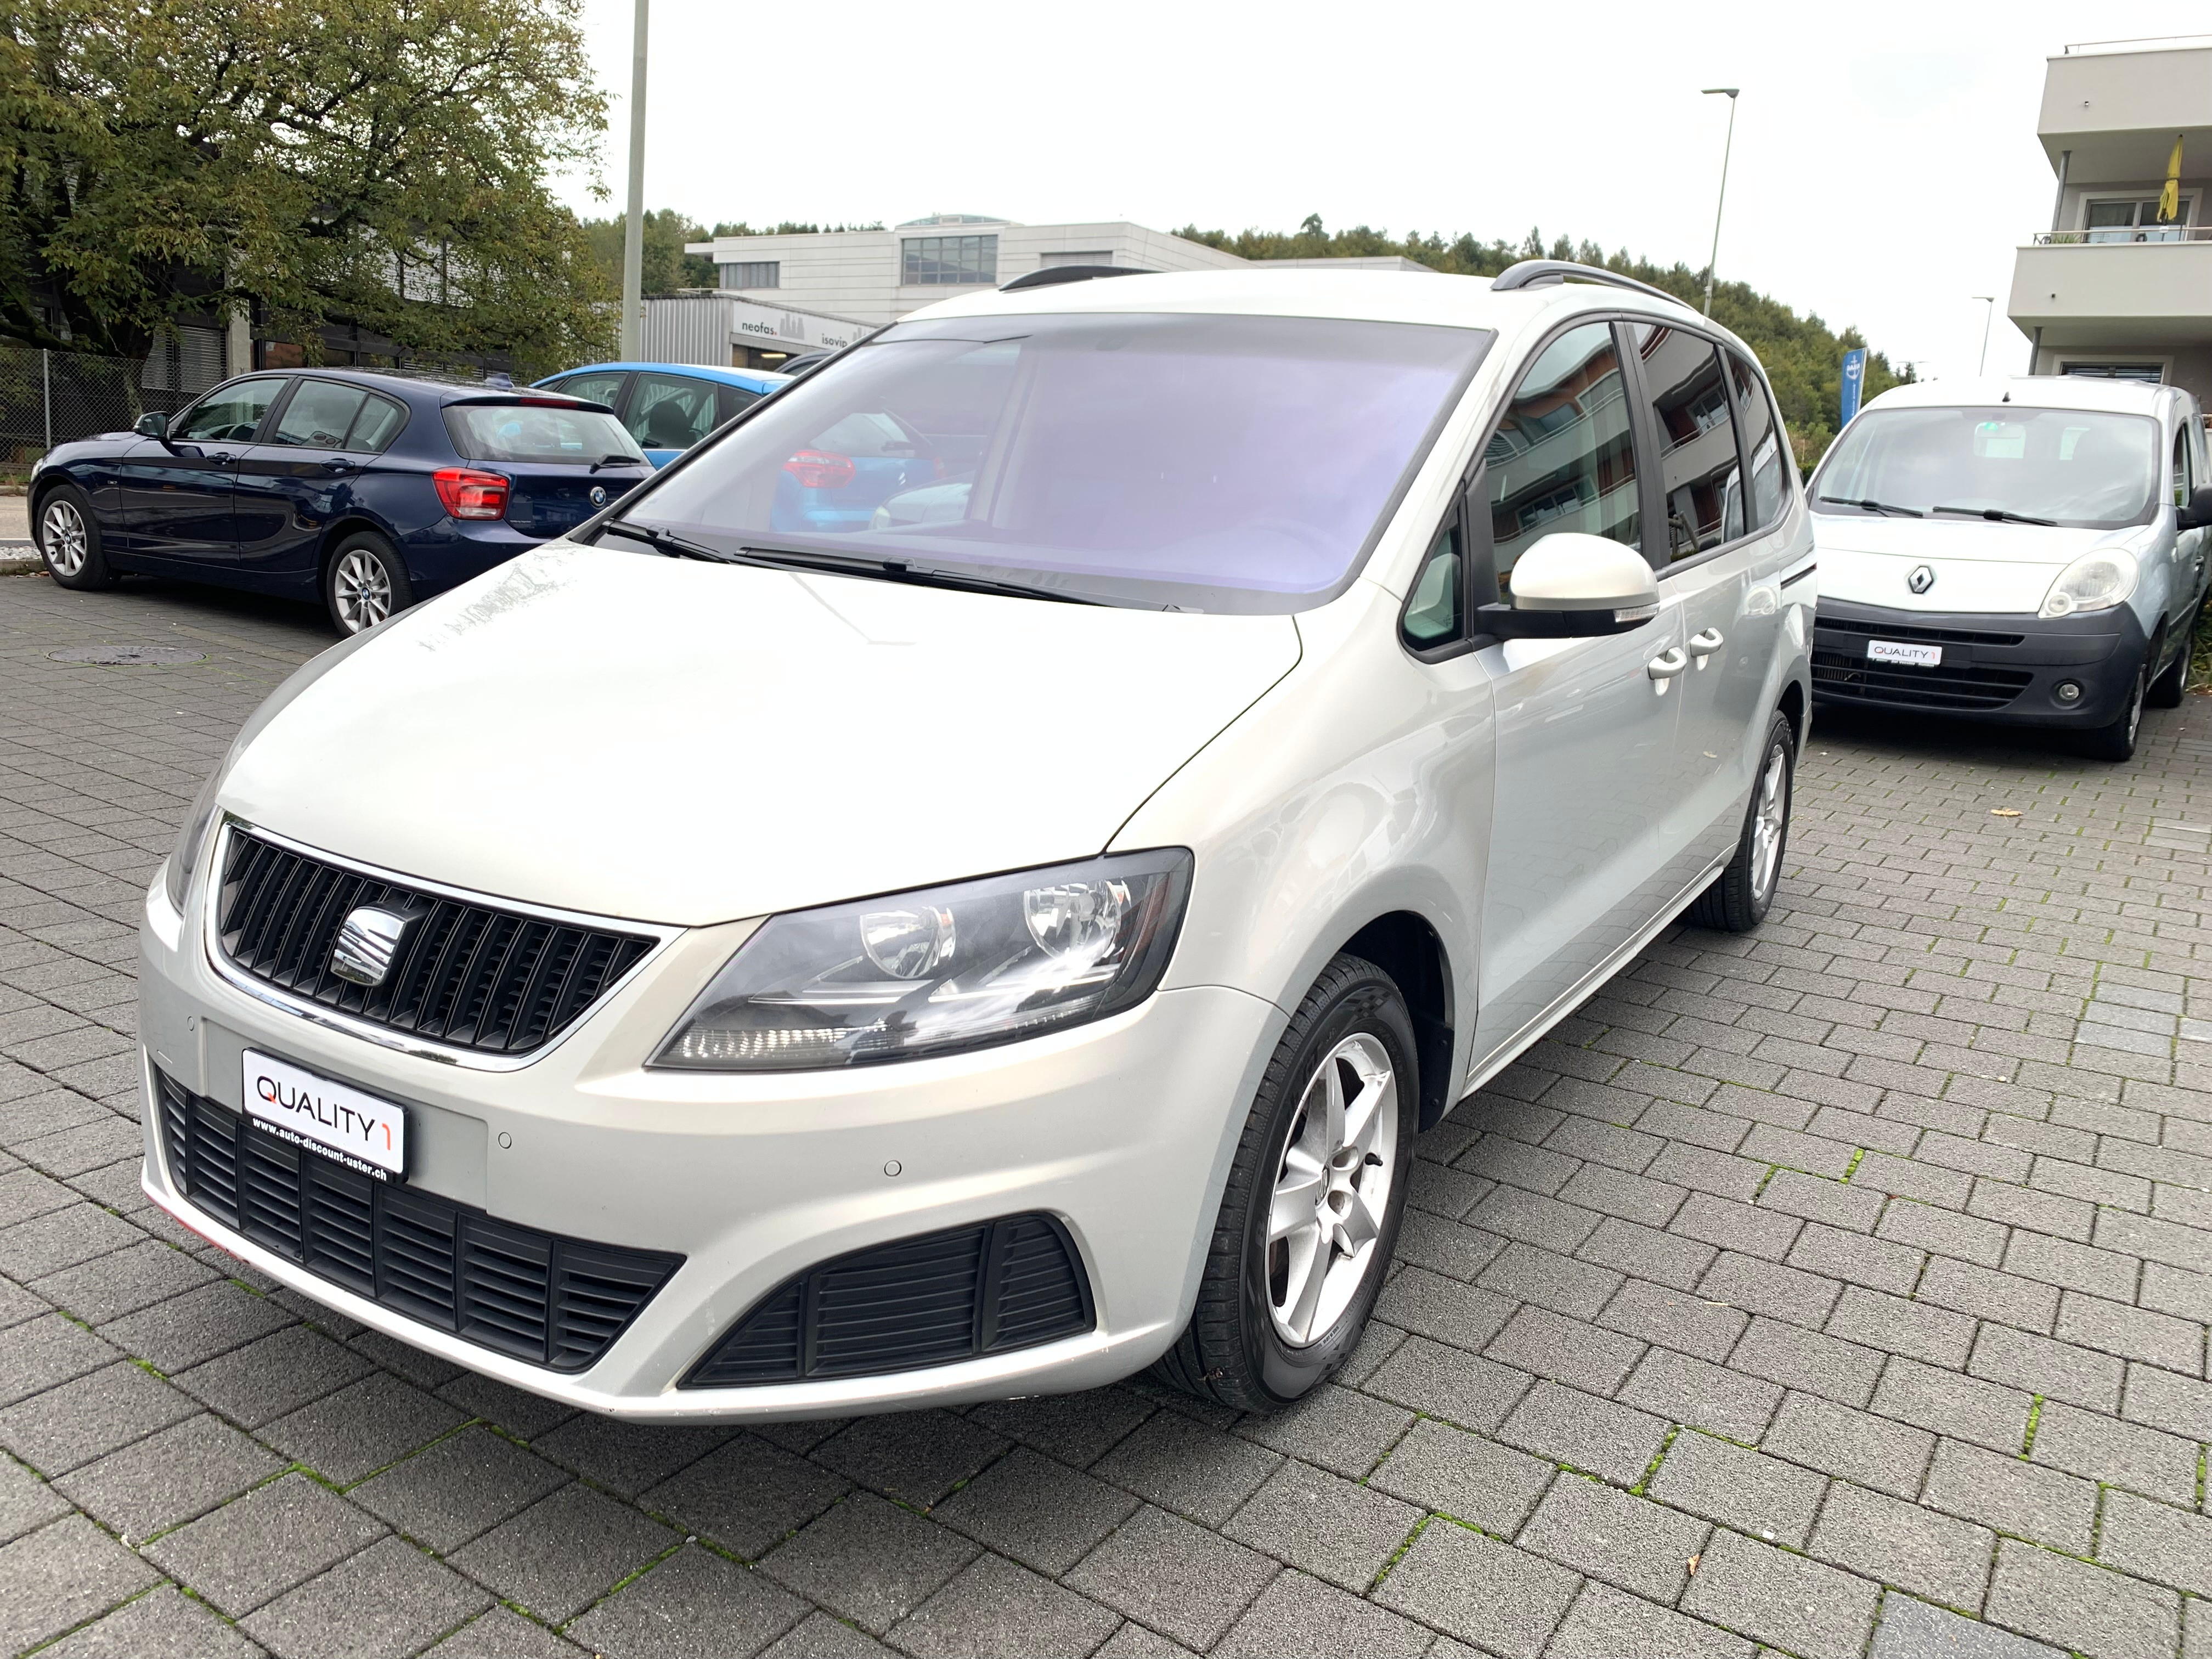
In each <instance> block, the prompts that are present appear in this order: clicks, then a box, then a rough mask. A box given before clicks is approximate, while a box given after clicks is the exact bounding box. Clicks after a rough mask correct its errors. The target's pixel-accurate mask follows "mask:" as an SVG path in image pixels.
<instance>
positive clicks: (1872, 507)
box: [1820, 495, 1943, 519]
mask: <svg viewBox="0 0 2212 1659" xmlns="http://www.w3.org/2000/svg"><path fill="white" fill-rule="evenodd" d="M1820 499H1821V500H1822V501H1828V502H1831V503H1832V504H1833V505H1835V506H1837V507H1864V508H1865V509H1866V510H1867V511H1868V512H1869V513H1881V515H1882V516H1883V517H1884V518H1887V517H1888V516H1889V515H1890V514H1891V513H1899V514H1900V515H1902V516H1903V517H1905V518H1908V519H1924V518H1926V517H1927V516H1928V515H1927V514H1926V513H1923V512H1922V511H1921V510H1920V509H1919V508H1918V507H1893V506H1891V505H1890V504H1889V503H1888V502H1887V501H1853V500H1852V499H1851V498H1850V496H1848V495H1823V496H1821V497H1820ZM1942 510H1943V509H1942V507H1937V508H1936V511H1937V512H1938V513H1941V512H1942Z"/></svg>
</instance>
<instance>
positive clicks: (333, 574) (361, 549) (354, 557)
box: [323, 530, 415, 634]
mask: <svg viewBox="0 0 2212 1659" xmlns="http://www.w3.org/2000/svg"><path fill="white" fill-rule="evenodd" d="M323 603H324V605H325V606H327V607H328V608H329V611H330V613H331V622H332V623H335V624H336V625H337V630H338V632H339V633H341V634H358V633H360V632H362V630H363V629H369V628H374V627H375V626H376V625H377V623H380V622H383V621H385V620H386V618H388V617H396V616H398V614H399V612H401V611H404V610H405V609H406V608H407V607H408V606H409V605H412V604H414V603H415V592H414V589H413V588H412V587H410V586H409V585H408V581H407V566H406V563H405V562H404V561H403V560H402V559H401V558H400V556H399V555H398V551H397V550H395V549H394V548H393V547H392V544H391V543H390V542H388V541H386V540H385V539H384V538H383V537H381V536H380V535H378V534H377V533H376V532H374V531H373V530H364V531H362V532H360V533H359V534H357V535H353V536H349V537H347V538H345V540H343V542H340V543H339V544H338V548H337V552H335V553H333V554H331V566H330V568H329V569H328V570H326V571H325V572H324V573H323Z"/></svg>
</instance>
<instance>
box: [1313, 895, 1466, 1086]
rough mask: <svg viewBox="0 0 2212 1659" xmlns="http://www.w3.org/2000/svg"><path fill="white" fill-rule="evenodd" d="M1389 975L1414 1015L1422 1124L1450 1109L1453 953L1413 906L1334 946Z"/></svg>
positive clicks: (1362, 929)
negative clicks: (1450, 953)
mask: <svg viewBox="0 0 2212 1659" xmlns="http://www.w3.org/2000/svg"><path fill="white" fill-rule="evenodd" d="M1338 950H1339V951H1340V953H1342V954H1344V955H1347V956H1355V957H1360V958H1361V959H1362V960H1364V961H1367V962H1371V963H1374V964H1375V965H1376V967H1377V968H1380V969H1382V970H1383V972H1384V973H1386V974H1388V975H1390V977H1391V979H1392V980H1393V981H1395V983H1396V985H1397V987H1398V994H1399V995H1401V996H1402V997H1403V998H1405V1000H1406V1008H1407V1012H1409V1013H1411V1014H1412V1015H1413V1039H1414V1042H1416V1043H1417V1044H1418V1045H1419V1054H1417V1056H1416V1058H1417V1059H1418V1060H1419V1063H1420V1068H1421V1116H1420V1123H1421V1127H1422V1128H1424V1129H1427V1128H1431V1127H1434V1126H1435V1125H1436V1124H1437V1121H1439V1120H1441V1119H1442V1118H1443V1115H1444V1114H1445V1113H1446V1112H1448V1111H1449V1110H1450V1109H1451V1106H1452V1101H1451V1092H1452V1090H1451V1079H1452V1056H1453V1042H1454V1023H1453V1018H1452V976H1451V958H1450V957H1449V954H1448V953H1447V952H1446V951H1445V949H1444V942H1443V939H1442V937H1441V936H1439V935H1438V933H1437V930H1436V929H1435V928H1434V927H1431V925H1430V923H1429V920H1428V918H1427V917H1425V916H1424V915H1420V914H1419V913H1418V912H1416V911H1413V910H1392V911H1389V912H1387V913H1385V914H1384V915H1379V916H1376V918H1375V919H1374V920H1373V921H1370V922H1368V923H1366V924H1365V925H1364V926H1363V927H1360V928H1359V929H1358V932H1356V933H1353V934H1352V937H1351V938H1349V939H1346V940H1345V942H1344V943H1343V944H1342V945H1340V946H1339V947H1338Z"/></svg>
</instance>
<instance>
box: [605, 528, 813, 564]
mask: <svg viewBox="0 0 2212 1659" xmlns="http://www.w3.org/2000/svg"><path fill="white" fill-rule="evenodd" d="M599 533H600V534H601V535H602V536H627V537H629V538H630V540H632V541H634V542H643V543H644V544H646V545H647V547H649V548H651V549H652V550H653V551H654V552H656V553H659V554H660V555H662V556H664V557H666V558H671V559H697V560H699V561H701V562H703V563H706V564H757V565H759V566H761V567H762V568H763V569H769V570H773V569H775V568H777V567H776V566H775V565H774V564H773V563H771V562H769V561H768V560H766V559H741V558H739V557H738V556H737V555H735V554H733V553H718V552H716V551H715V550H714V549H713V548H711V547H702V546H700V544H698V543H696V542H687V541H685V540H684V538H683V537H681V536H671V535H670V534H669V533H668V532H666V531H665V530H648V529H647V528H646V527H645V526H643V525H639V524H624V523H623V521H622V520H620V519H617V520H614V521H613V522H612V523H611V524H603V525H601V526H599Z"/></svg>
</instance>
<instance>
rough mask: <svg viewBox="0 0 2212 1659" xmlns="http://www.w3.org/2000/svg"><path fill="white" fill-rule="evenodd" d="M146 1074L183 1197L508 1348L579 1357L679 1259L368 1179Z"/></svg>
mask: <svg viewBox="0 0 2212 1659" xmlns="http://www.w3.org/2000/svg"><path fill="white" fill-rule="evenodd" d="M154 1078H155V1086H156V1088H157V1090H158V1091H159V1094H160V1097H161V1099H160V1108H161V1110H160V1122H161V1150H162V1153H163V1155H164V1157H165V1158H167V1162H168V1165H169V1178H170V1180H171V1181H173V1182H175V1183H176V1185H177V1187H178V1188H179V1190H181V1191H182V1192H183V1194H185V1197H187V1198H189V1199H190V1200H191V1201H192V1202H193V1203H194V1204H195V1205H197V1206H199V1207H200V1208H201V1209H203V1210H205V1211H206V1212H208V1213H209V1214H210V1215H211V1216H213V1217H215V1218H216V1220H218V1221H220V1222H222V1224H223V1225H226V1226H228V1227H234V1228H236V1229H237V1230H238V1231H240V1232H241V1233H244V1234H245V1235H246V1237H248V1238H250V1239H252V1240H253V1242H254V1243H257V1244H264V1245H266V1246H268V1247H269V1248H270V1249H272V1250H275V1251H276V1253H277V1254H278V1255H283V1256H284V1257H286V1258H287V1259H289V1260H290V1261H296V1262H298V1263H299V1264H300V1265H301V1267H306V1268H307V1270H308V1271H309V1272H310V1273H314V1274H316V1275H317V1276H319V1277H320V1278H323V1279H329V1280H330V1281H331V1283H332V1284H334V1285H342V1286H343V1287H344V1288H345V1289H347V1290H349V1291H353V1292H354V1294H355V1295H356V1296H365V1297H368V1298H370V1299H371V1300H372V1301H374V1302H378V1303H381V1304H383V1305H384V1306H386V1307H387V1308H390V1309H392V1310H394V1311H396V1312H398V1313H403V1314H405V1315H406V1316H408V1317H410V1319H418V1320H420V1321H422V1322H423V1323H424V1324H426V1325H431V1326H435V1327H436V1328H438V1329H439V1330H441V1331H446V1332H448V1333H450V1334H453V1335H455V1336H459V1337H462V1338H464V1339H465V1340H468V1341H471V1342H474V1343H477V1344H478V1345H479V1346H483V1347H486V1348H490V1349H493V1350H495V1352H500V1353H503V1354H507V1355H509V1356H511V1357H513V1358H516V1359H526V1360H528V1361H529V1362H530V1363H531V1364H533V1365H544V1366H548V1367H550V1369H552V1370H556V1371H580V1370H584V1369H585V1368H586V1366H588V1365H591V1364H593V1363H594V1362H596V1361H597V1360H598V1359H599V1356H600V1355H601V1354H603V1353H605V1352H606V1351H607V1348H608V1347H609V1346H610V1345H611V1344H612V1342H613V1341H614V1340H615V1338H616V1337H617V1336H619V1335H621V1334H622V1332H623V1328H624V1327H625V1326H627V1325H628V1324H629V1322H630V1321H631V1320H632V1319H634V1318H635V1317H636V1316H637V1314H638V1311H639V1310H641V1308H643V1307H644V1306H645V1304H647V1302H648V1301H650V1300H651V1299H652V1297H653V1293H654V1292H655V1291H658V1290H659V1288H660V1287H661V1285H664V1284H665V1283H666V1282H667V1279H668V1276H669V1275H670V1274H671V1273H674V1272H675V1271H676V1269H677V1268H678V1267H679V1266H681V1265H682V1263H683V1261H684V1258H683V1257H682V1256H680V1255H666V1254H664V1253H663V1252H660V1251H658V1250H632V1249H621V1248H618V1247H617V1246H615V1245H611V1244H593V1243H589V1242H587V1241H586V1240H583V1239H579V1238H564V1237H561V1236H560V1235H558V1234H556V1233H541V1232H539V1231H536V1230H535V1229H534V1228H529V1227H517V1226H515V1225H513V1224H511V1223H509V1222H505V1221H500V1220H497V1219H495V1218H493V1217H491V1216H489V1215H486V1214H485V1213H484V1212H483V1211H482V1210H476V1209H471V1208H469V1207H467V1206H465V1205H460V1204H456V1203H454V1202H453V1200H450V1199H445V1198H440V1197H439V1196H437V1194H435V1193H426V1192H422V1191H419V1190H417V1189H416V1188H410V1187H397V1186H393V1185H392V1184H391V1183H390V1182H382V1181H378V1180H376V1179H374V1177H373V1176H365V1175H362V1174H361V1173H359V1172H358V1171H356V1170H349V1169H348V1168H347V1167H346V1166H345V1165H343V1164H337V1163H333V1162H332V1161H331V1160H330V1159H329V1158H319V1157H317V1156H316V1155H315V1154H314V1153H313V1152H304V1151H302V1150H301V1148H300V1147H298V1146H294V1145H293V1144H292V1143H291V1142H290V1141H288V1140H280V1139H277V1138H276V1136H275V1135H272V1134H270V1133H268V1131H266V1130H265V1129H264V1128H262V1127H261V1126H260V1125H258V1124H257V1123H255V1122H254V1121H252V1119H250V1118H246V1117H244V1116H241V1115H240V1114H239V1113H236V1112H234V1111H232V1110H231V1109H229V1108H228V1107H227V1106H222V1105H220V1104H218V1103H216V1102H215V1101H212V1100H210V1099H208V1098H207V1097H205V1096H204V1095H196V1094H193V1093H191V1091H188V1090H186V1089H185V1087H184V1086H183V1085H180V1084H179V1083H178V1082H177V1081H176V1079H173V1078H172V1077H170V1076H169V1075H168V1074H167V1073H164V1072H161V1071H156V1072H155V1074H154Z"/></svg>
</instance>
